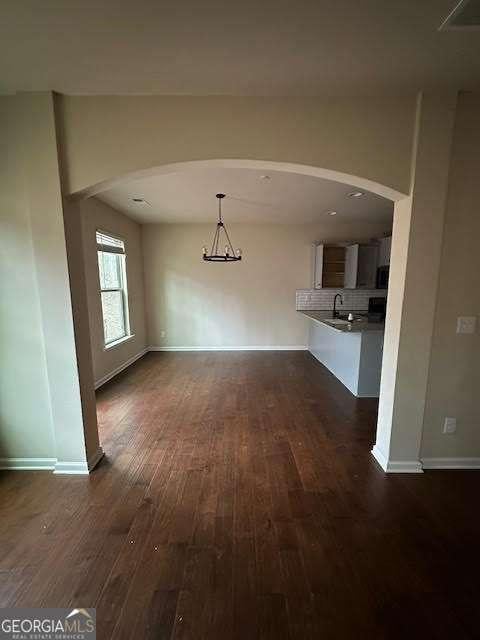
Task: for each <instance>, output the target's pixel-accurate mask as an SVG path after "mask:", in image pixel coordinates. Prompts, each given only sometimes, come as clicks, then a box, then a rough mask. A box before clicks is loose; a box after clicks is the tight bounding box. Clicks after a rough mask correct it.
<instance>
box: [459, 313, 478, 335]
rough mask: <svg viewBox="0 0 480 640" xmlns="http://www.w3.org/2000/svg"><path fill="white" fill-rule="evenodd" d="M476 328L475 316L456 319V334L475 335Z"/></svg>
mask: <svg viewBox="0 0 480 640" xmlns="http://www.w3.org/2000/svg"><path fill="white" fill-rule="evenodd" d="M476 328H477V318H476V316H460V317H459V318H457V333H475V330H476Z"/></svg>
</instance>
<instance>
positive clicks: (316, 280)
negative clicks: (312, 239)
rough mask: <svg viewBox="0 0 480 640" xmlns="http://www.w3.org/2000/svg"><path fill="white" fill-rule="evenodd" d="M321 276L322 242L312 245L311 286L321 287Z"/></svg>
mask: <svg viewBox="0 0 480 640" xmlns="http://www.w3.org/2000/svg"><path fill="white" fill-rule="evenodd" d="M322 278H323V244H317V245H314V264H313V288H314V289H321V288H322Z"/></svg>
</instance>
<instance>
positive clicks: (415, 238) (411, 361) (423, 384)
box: [373, 92, 457, 472]
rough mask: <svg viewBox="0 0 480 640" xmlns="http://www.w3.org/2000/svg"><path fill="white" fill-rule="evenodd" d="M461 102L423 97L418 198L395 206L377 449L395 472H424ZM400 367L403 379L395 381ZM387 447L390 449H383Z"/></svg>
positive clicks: (415, 160) (415, 172) (415, 179)
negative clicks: (424, 441) (436, 321)
mask: <svg viewBox="0 0 480 640" xmlns="http://www.w3.org/2000/svg"><path fill="white" fill-rule="evenodd" d="M456 100H457V96H456V93H455V92H451V93H447V94H439V95H435V94H429V95H423V96H422V98H421V100H420V101H419V109H418V117H417V127H416V131H415V136H414V141H415V143H414V145H413V148H414V154H413V157H412V185H411V197H410V198H408V199H407V200H405V201H404V202H397V203H395V213H394V217H397V216H401V217H402V218H403V220H402V222H401V223H400V224H398V225H397V223H396V222H395V225H394V232H393V236H392V260H391V275H392V278H391V281H390V287H389V288H390V289H392V290H397V291H398V290H401V289H402V288H403V298H402V299H401V300H400V299H399V298H398V296H395V295H394V296H393V298H392V303H394V304H393V305H390V301H389V303H388V309H387V326H388V329H387V331H386V336H385V348H384V354H383V369H382V383H381V388H380V404H379V419H378V426H377V442H376V445H375V447H374V450H373V453H374V455H375V456H376V458H377V460H379V461H383V462H381V464H382V465H383V466H384V468H385V467H388V468H389V469H390V470H392V471H412V472H415V471H417V472H418V471H421V464H420V460H419V458H420V443H421V437H422V430H423V418H424V411H425V398H426V390H427V383H428V373H429V364H430V357H431V347H432V335H433V322H434V317H435V304H436V299H437V288H438V274H439V268H440V258H441V247H442V236H443V227H444V220H445V211H446V199H447V187H448V175H449V167H450V155H451V145H452V137H453V126H454V119H455V109H456ZM407 226H408V250H407V253H406V254H405V239H406V238H407V233H406V230H407ZM402 255H403V256H405V255H406V264H402V263H401V261H397V260H398V258H399V257H400V256H402ZM399 316H400V317H401V324H400V326H398V324H397V321H398V320H397V319H398V317H399ZM392 320H393V321H394V322H392ZM395 368H396V376H392V370H394V369H395ZM383 378H385V382H384V380H383ZM387 384H388V388H387ZM392 394H393V398H394V402H393V407H392V408H390V406H391V397H392ZM389 405H390V406H389ZM387 444H388V449H386V450H385V449H383V446H384V445H387Z"/></svg>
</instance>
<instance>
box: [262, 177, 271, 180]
mask: <svg viewBox="0 0 480 640" xmlns="http://www.w3.org/2000/svg"><path fill="white" fill-rule="evenodd" d="M260 179H261V180H271V178H270V176H260Z"/></svg>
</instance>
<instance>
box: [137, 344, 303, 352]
mask: <svg viewBox="0 0 480 640" xmlns="http://www.w3.org/2000/svg"><path fill="white" fill-rule="evenodd" d="M307 349H308V347H306V346H299V345H278V346H255V345H252V346H247V347H158V346H150V347H148V351H307Z"/></svg>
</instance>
